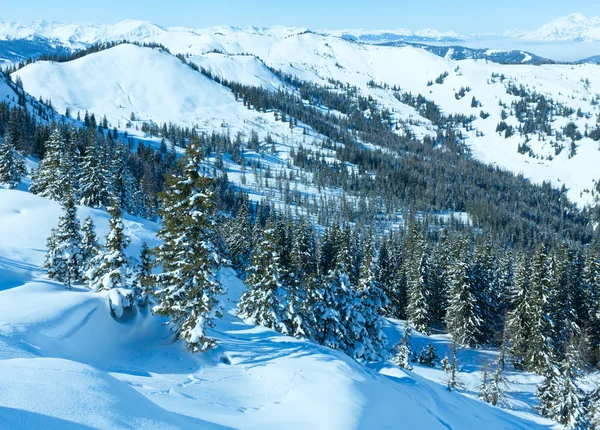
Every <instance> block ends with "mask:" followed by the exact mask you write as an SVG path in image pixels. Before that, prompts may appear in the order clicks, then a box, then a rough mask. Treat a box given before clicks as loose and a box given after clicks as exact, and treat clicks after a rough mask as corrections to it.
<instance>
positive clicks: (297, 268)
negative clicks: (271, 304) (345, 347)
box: [285, 219, 318, 337]
mask: <svg viewBox="0 0 600 430" xmlns="http://www.w3.org/2000/svg"><path fill="white" fill-rule="evenodd" d="M290 259H291V265H292V270H293V273H292V276H291V279H290V284H289V285H288V287H287V290H288V296H289V302H288V307H287V310H286V313H287V315H286V317H285V319H286V320H287V321H289V322H290V323H289V324H290V326H291V328H292V332H293V335H294V336H296V337H311V336H312V334H313V333H314V327H313V326H312V322H313V312H312V306H313V304H314V303H312V300H311V298H314V297H315V296H314V291H312V290H311V289H310V288H311V287H314V279H315V278H316V277H317V276H318V274H317V257H316V244H315V238H314V235H313V231H312V228H311V227H310V225H309V224H308V223H307V222H306V220H304V219H301V220H300V222H299V223H298V225H297V227H296V234H295V236H294V241H293V245H292V253H291V256H290Z"/></svg>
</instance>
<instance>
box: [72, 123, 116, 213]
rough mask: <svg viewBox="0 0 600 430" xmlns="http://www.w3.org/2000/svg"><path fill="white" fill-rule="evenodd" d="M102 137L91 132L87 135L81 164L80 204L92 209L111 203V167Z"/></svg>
mask: <svg viewBox="0 0 600 430" xmlns="http://www.w3.org/2000/svg"><path fill="white" fill-rule="evenodd" d="M97 136H98V137H97ZM101 136H102V135H101V134H99V135H97V134H96V133H94V132H93V131H91V130H90V131H89V132H88V133H87V136H86V139H87V144H86V146H85V153H84V155H83V158H82V160H81V163H80V164H81V170H80V172H81V173H80V177H79V183H80V184H81V188H80V192H79V195H80V196H81V201H80V203H81V204H82V205H85V206H89V207H92V208H98V207H100V206H102V205H107V204H108V201H109V192H110V187H109V184H110V182H109V179H110V175H109V170H108V167H109V166H107V161H108V160H107V157H106V148H105V146H104V139H103V138H101Z"/></svg>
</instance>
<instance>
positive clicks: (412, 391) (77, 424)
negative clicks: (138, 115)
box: [0, 189, 545, 429]
mask: <svg viewBox="0 0 600 430" xmlns="http://www.w3.org/2000/svg"><path fill="white" fill-rule="evenodd" d="M59 213H60V208H59V206H58V204H57V203H56V202H52V201H49V200H46V199H44V198H41V197H38V196H34V195H32V194H29V193H27V192H25V191H23V190H22V189H20V190H10V191H9V190H0V236H1V237H2V238H3V242H2V244H0V274H1V276H0V279H1V281H0V392H2V393H3V395H2V396H0V417H1V418H2V420H1V421H0V428H3V429H4V428H7V429H14V428H58V429H62V428H65V429H83V428H103V429H120V428H156V429H159V428H160V429H164V428H177V429H180V428H190V429H192V428H262V429H269V428H282V427H291V428H317V429H352V428H357V429H359V428H360V429H371V428H396V427H397V425H398V423H403V425H405V426H407V427H408V428H427V429H447V428H452V429H472V428H482V427H483V426H485V428H488V429H506V428H511V429H533V428H545V427H544V426H543V425H540V424H536V423H535V420H539V418H537V419H536V418H535V417H534V416H533V415H529V414H525V418H519V417H516V416H514V415H511V414H509V413H507V412H505V411H503V410H502V409H499V408H493V407H490V406H487V405H485V404H483V403H480V402H478V401H475V400H472V399H469V398H467V397H465V396H463V395H461V394H459V393H451V392H449V391H448V390H446V388H445V387H444V386H442V385H439V384H437V383H436V382H432V381H428V380H426V379H424V378H422V377H419V376H417V375H415V374H413V373H410V372H404V371H401V370H400V369H398V368H396V367H395V366H393V365H391V364H385V363H384V364H379V365H376V366H375V365H371V366H365V365H363V364H360V363H358V362H355V361H354V360H352V359H350V358H349V357H347V356H345V355H344V354H342V353H341V352H337V351H333V350H330V349H328V348H325V347H322V346H319V345H316V344H313V343H311V342H307V341H303V340H297V339H293V338H290V337H286V336H282V335H279V334H277V333H275V332H272V331H270V330H267V329H265V328H261V327H257V326H254V325H252V324H248V323H247V322H245V321H242V320H240V319H239V318H237V317H236V316H235V315H234V311H233V309H234V306H235V304H234V302H235V300H237V298H239V295H240V294H241V291H242V289H243V285H242V283H241V281H240V280H239V279H238V278H237V277H236V276H235V274H234V273H233V272H232V271H231V270H229V269H225V270H223V271H222V272H221V280H222V281H223V283H224V284H225V285H226V286H227V287H228V289H229V293H228V296H227V297H225V298H224V300H225V302H226V308H227V309H228V312H227V313H226V315H225V317H224V318H223V319H222V320H220V321H219V322H218V323H217V326H216V327H215V328H214V330H212V331H211V336H214V337H216V338H217V342H218V346H217V348H216V349H214V350H212V351H210V352H208V353H206V354H197V355H192V354H190V353H188V352H186V351H185V350H184V349H183V347H182V345H181V344H180V343H179V342H177V341H175V339H174V338H173V336H172V335H171V334H170V332H169V331H168V329H167V328H166V327H164V326H163V325H162V320H161V319H160V318H158V317H153V316H151V315H150V314H149V313H148V311H147V309H142V310H135V311H133V312H132V313H131V314H129V315H128V316H127V318H124V319H121V320H118V321H117V320H115V319H114V318H113V317H111V315H110V312H109V311H108V304H107V297H106V295H105V294H104V293H93V292H90V291H89V290H87V288H85V287H84V286H75V288H74V289H73V290H66V289H65V288H64V287H63V286H62V285H59V284H58V283H55V282H52V281H50V280H48V278H47V277H46V275H45V274H44V273H43V272H42V271H40V270H39V269H38V267H39V266H40V264H41V262H42V260H43V255H44V248H45V240H46V236H47V234H48V233H49V230H50V228H51V227H53V226H54V225H55V223H56V220H57V217H58V215H59ZM87 215H91V216H92V218H93V219H94V222H95V223H96V225H97V227H98V233H99V235H102V234H104V233H106V230H107V227H108V226H107V214H106V213H105V212H103V211H101V210H92V209H87V208H79V216H80V218H83V217H84V216H87ZM125 228H126V232H127V234H128V235H129V236H130V237H131V238H132V246H131V248H130V249H129V252H130V255H131V256H134V255H136V254H137V253H138V252H139V246H140V244H141V242H142V241H149V242H150V244H151V245H154V244H156V242H155V241H154V242H152V238H153V237H154V233H155V232H156V230H157V226H156V225H155V224H154V223H151V222H147V221H143V220H141V219H138V218H131V217H126V219H125ZM4 239H6V240H4ZM395 327H396V325H395V324H392V325H390V326H389V330H390V335H391V336H393V335H394V333H396V331H395V330H396V328H395ZM398 335H399V333H396V336H398ZM532 420H533V421H532ZM539 422H544V421H539Z"/></svg>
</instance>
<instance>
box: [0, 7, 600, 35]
mask: <svg viewBox="0 0 600 430" xmlns="http://www.w3.org/2000/svg"><path fill="white" fill-rule="evenodd" d="M572 13H582V14H584V15H586V16H599V15H600V5H599V4H593V2H589V0H573V1H570V2H568V3H563V2H561V3H560V4H552V3H548V2H543V1H541V0H533V1H529V2H522V1H517V0H506V1H504V2H497V3H485V4H483V2H479V1H476V0H465V1H462V2H460V3H456V2H454V3H452V4H448V2H446V1H443V0H432V1H430V2H428V4H427V7H423V6H422V5H421V4H419V3H415V2H409V1H403V0H401V1H394V0H380V1H378V2H376V4H369V3H367V2H364V1H358V0H348V1H342V0H329V1H326V2H323V1H317V0H305V1H304V2H296V3H294V2H292V3H281V2H278V1H275V0H261V1H260V2H248V1H244V0H225V1H224V2H222V3H221V4H218V5H217V4H215V3H214V2H208V1H205V0H200V1H194V0H174V1H171V2H169V3H165V2H163V1H160V0H147V1H143V2H142V1H141V0H138V1H116V0H105V1H104V2H101V3H93V2H92V3H86V4H85V6H82V4H81V2H79V1H75V0H64V1H61V2H59V3H56V2H52V3H48V2H46V1H44V0H27V1H24V2H10V3H8V4H6V5H3V7H2V15H1V16H0V18H1V19H4V20H41V19H46V20H50V21H72V22H80V23H103V24H114V23H116V22H119V21H122V20H124V19H139V20H145V21H151V22H153V23H156V24H158V25H161V26H165V27H171V26H183V27H195V28H200V27H211V26H217V25H232V26H240V27H246V26H250V25H257V26H265V27H270V26H274V25H283V26H294V27H306V28H311V29H332V30H333V29H349V28H363V29H367V30H375V29H398V28H408V29H411V30H414V31H417V30H422V29H425V28H431V29H435V30H438V31H442V32H447V31H456V32H458V33H460V34H488V33H504V32H505V31H509V30H514V29H534V28H537V27H539V26H541V25H543V24H545V23H547V22H548V21H550V20H552V19H555V18H558V17H561V16H565V15H569V14H572Z"/></svg>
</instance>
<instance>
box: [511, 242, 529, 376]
mask: <svg viewBox="0 0 600 430" xmlns="http://www.w3.org/2000/svg"><path fill="white" fill-rule="evenodd" d="M511 296H512V297H511V307H512V310H511V311H510V312H509V314H508V317H507V330H508V339H509V346H508V354H509V355H510V357H511V360H512V362H513V365H514V366H515V368H516V369H519V370H520V369H523V368H524V366H525V357H526V355H527V345H528V336H529V326H530V323H531V320H532V316H531V305H530V303H529V264H528V262H527V258H526V257H525V256H524V255H523V254H518V255H517V257H516V262H515V275H514V281H513V286H512V291H511Z"/></svg>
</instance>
